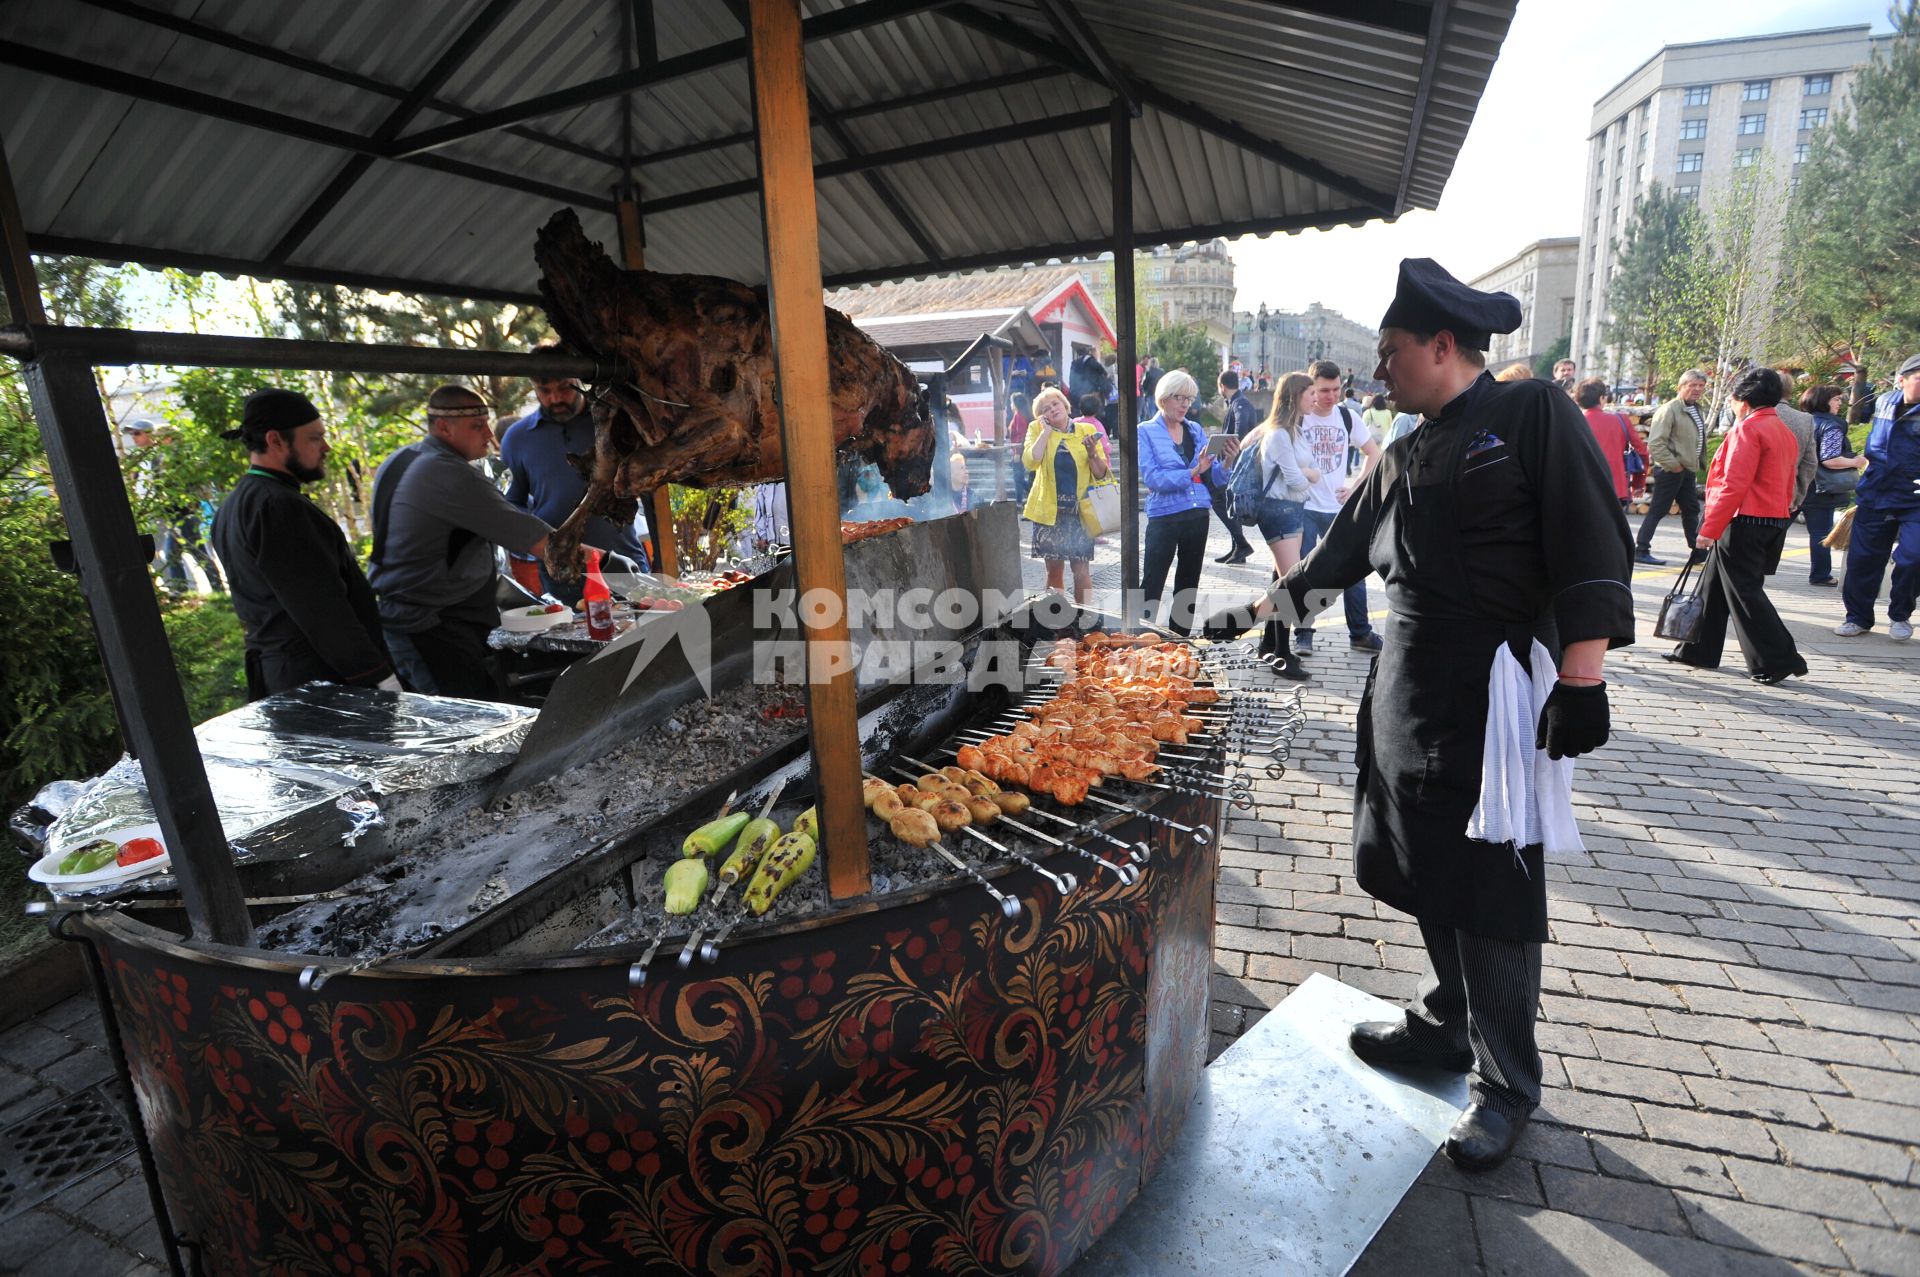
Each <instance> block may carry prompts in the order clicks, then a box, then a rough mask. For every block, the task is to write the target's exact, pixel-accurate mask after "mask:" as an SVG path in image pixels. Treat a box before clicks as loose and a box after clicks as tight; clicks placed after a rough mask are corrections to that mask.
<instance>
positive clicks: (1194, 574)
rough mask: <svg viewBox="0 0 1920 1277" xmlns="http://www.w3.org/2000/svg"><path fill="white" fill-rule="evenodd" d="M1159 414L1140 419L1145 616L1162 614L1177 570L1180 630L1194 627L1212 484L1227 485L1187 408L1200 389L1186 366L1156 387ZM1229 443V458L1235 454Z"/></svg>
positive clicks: (1174, 621) (1173, 620)
mask: <svg viewBox="0 0 1920 1277" xmlns="http://www.w3.org/2000/svg"><path fill="white" fill-rule="evenodd" d="M1153 393H1154V398H1155V399H1156V400H1157V401H1158V403H1159V405H1160V411H1159V412H1157V413H1155V414H1154V415H1153V416H1152V417H1151V418H1149V419H1148V420H1146V421H1143V422H1141V423H1140V475H1141V478H1143V479H1145V480H1146V484H1147V535H1146V545H1145V549H1144V553H1143V558H1144V559H1145V563H1144V564H1143V567H1142V574H1141V580H1140V587H1141V593H1142V594H1143V595H1144V596H1145V599H1146V618H1147V620H1149V621H1152V620H1154V619H1155V618H1157V617H1158V616H1159V614H1160V593H1161V590H1162V589H1163V588H1164V587H1165V586H1166V583H1167V568H1168V567H1169V566H1171V567H1172V568H1173V607H1172V609H1171V615H1170V616H1169V617H1168V620H1167V624H1168V626H1169V627H1170V628H1172V629H1173V630H1174V631H1175V632H1176V633H1180V634H1190V633H1192V632H1193V617H1194V604H1195V599H1194V590H1195V589H1196V588H1197V587H1198V586H1199V584H1200V569H1201V566H1202V564H1203V563H1204V561H1205V556H1206V553H1207V526H1208V525H1207V520H1208V518H1209V517H1210V516H1211V515H1212V513H1213V491H1212V488H1211V487H1210V486H1209V485H1211V484H1218V485H1220V486H1221V487H1222V488H1224V487H1225V486H1226V483H1227V472H1226V469H1225V468H1224V467H1223V466H1222V465H1221V464H1220V460H1219V458H1217V457H1215V456H1214V455H1213V454H1212V453H1210V452H1208V451H1207V432H1206V431H1204V430H1202V429H1201V428H1200V425H1199V423H1198V422H1196V421H1192V420H1189V419H1188V417H1187V412H1188V410H1189V409H1190V408H1192V407H1193V402H1194V400H1195V399H1196V398H1198V397H1199V394H1200V387H1199V386H1198V385H1196V384H1195V383H1194V380H1193V378H1192V376H1190V375H1189V374H1188V373H1187V371H1186V370H1185V369H1184V368H1176V369H1174V370H1173V371H1172V372H1170V373H1168V374H1166V375H1165V376H1164V377H1162V378H1160V383H1159V384H1158V385H1157V386H1155V387H1154V388H1153ZM1238 443H1239V441H1238V440H1228V441H1227V447H1228V449H1229V453H1228V460H1232V454H1233V452H1235V451H1238Z"/></svg>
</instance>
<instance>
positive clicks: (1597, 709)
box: [1533, 682, 1612, 758]
mask: <svg viewBox="0 0 1920 1277" xmlns="http://www.w3.org/2000/svg"><path fill="white" fill-rule="evenodd" d="M1611 726H1612V722H1611V719H1610V716H1609V715H1608V713H1607V685H1606V684H1605V683H1586V684H1575V683H1564V682H1560V683H1555V684H1554V685H1553V691H1552V692H1550V693H1548V695H1547V703H1546V704H1545V705H1543V706H1541V707H1540V728H1539V730H1538V731H1537V732H1535V733H1534V737H1533V745H1534V748H1535V749H1544V750H1546V751H1547V757H1548V758H1578V757H1579V756H1580V755H1582V754H1584V753H1587V752H1588V751H1590V750H1595V749H1599V748H1600V747H1601V746H1602V745H1604V744H1606V743H1607V732H1608V730H1609V729H1610V728H1611Z"/></svg>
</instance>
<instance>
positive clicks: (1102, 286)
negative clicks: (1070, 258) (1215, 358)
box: [1075, 239, 1234, 353]
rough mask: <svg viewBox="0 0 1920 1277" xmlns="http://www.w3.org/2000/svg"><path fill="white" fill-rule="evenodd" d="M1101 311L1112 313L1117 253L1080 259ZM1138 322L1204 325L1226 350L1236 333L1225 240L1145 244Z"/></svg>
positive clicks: (1139, 263)
mask: <svg viewBox="0 0 1920 1277" xmlns="http://www.w3.org/2000/svg"><path fill="white" fill-rule="evenodd" d="M1075 265H1076V266H1077V267H1078V269H1079V270H1080V271H1081V273H1082V274H1084V275H1085V276H1086V279H1087V286H1088V288H1089V289H1090V290H1091V291H1092V293H1093V297H1094V300H1095V301H1096V302H1098V303H1099V305H1100V308H1101V310H1103V311H1105V312H1106V313H1107V314H1109V315H1110V314H1112V313H1113V311H1114V306H1113V255H1112V254H1110V253H1109V254H1104V255H1102V256H1101V257H1099V258H1098V259H1095V260H1092V261H1086V262H1078V263H1075ZM1133 278H1134V292H1135V295H1136V296H1137V297H1138V298H1139V299H1140V313H1139V314H1138V315H1137V316H1135V321H1136V322H1137V323H1138V324H1139V326H1140V327H1141V328H1142V329H1144V328H1146V327H1147V325H1148V324H1149V323H1150V322H1157V323H1159V324H1162V325H1165V326H1168V327H1171V326H1173V325H1177V324H1187V325H1194V326H1197V327H1199V328H1200V329H1201V330H1202V331H1203V332H1205V333H1206V334H1207V336H1208V338H1210V339H1211V340H1212V341H1213V343H1214V345H1215V346H1217V347H1219V348H1220V350H1221V351H1222V352H1223V353H1224V352H1225V351H1226V350H1227V347H1228V343H1229V342H1230V341H1231V340H1232V338H1233V287H1234V285H1233V259H1232V258H1231V257H1229V256H1228V255H1227V242H1226V241H1225V240H1220V239H1214V240H1208V241H1207V242H1206V243H1204V244H1181V245H1177V246H1173V247H1160V248H1154V249H1140V250H1138V251H1136V252H1135V253H1134V255H1133Z"/></svg>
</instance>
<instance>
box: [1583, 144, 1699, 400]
mask: <svg viewBox="0 0 1920 1277" xmlns="http://www.w3.org/2000/svg"><path fill="white" fill-rule="evenodd" d="M1702 230H1703V228H1702V227H1701V225H1700V209H1699V206H1698V205H1697V204H1696V203H1695V202H1694V201H1693V200H1691V199H1688V198H1686V197H1684V196H1681V195H1678V194H1675V193H1674V192H1672V191H1669V190H1667V189H1666V188H1665V187H1663V186H1661V185H1660V183H1658V182H1655V183H1653V184H1652V185H1651V186H1649V187H1648V188H1647V193H1646V195H1645V196H1644V197H1642V198H1641V199H1640V200H1639V202H1638V203H1637V204H1635V206H1634V210H1633V217H1632V219H1631V220H1629V221H1628V222H1627V229H1626V233H1625V234H1624V235H1623V236H1621V239H1620V242H1619V244H1617V245H1616V246H1615V247H1616V250H1617V251H1616V253H1615V256H1614V261H1615V262H1616V263H1617V269H1616V271H1615V274H1614V276H1613V280H1612V282H1611V283H1609V284H1608V285H1607V324H1606V332H1607V344H1608V345H1610V346H1612V347H1614V348H1615V349H1617V350H1618V351H1619V352H1620V358H1621V361H1622V362H1621V365H1620V370H1621V371H1622V372H1623V373H1626V374H1629V375H1632V376H1635V377H1638V378H1639V379H1640V381H1641V384H1642V385H1644V386H1646V387H1648V388H1652V387H1654V386H1657V385H1660V384H1662V383H1663V382H1666V381H1670V380H1671V379H1672V378H1673V377H1674V376H1675V375H1677V374H1678V372H1679V370H1678V369H1673V370H1667V369H1663V368H1661V367H1660V363H1659V349H1658V347H1659V337H1660V335H1661V333H1662V332H1663V331H1664V330H1666V329H1668V328H1670V327H1671V324H1672V322H1673V320H1674V315H1673V314H1672V312H1673V310H1674V303H1675V297H1674V292H1675V275H1674V271H1673V265H1674V263H1675V262H1684V261H1686V260H1687V258H1688V254H1689V252H1690V251H1691V250H1692V249H1693V248H1694V247H1695V246H1696V245H1697V244H1698V242H1699V239H1700V237H1701V234H1702Z"/></svg>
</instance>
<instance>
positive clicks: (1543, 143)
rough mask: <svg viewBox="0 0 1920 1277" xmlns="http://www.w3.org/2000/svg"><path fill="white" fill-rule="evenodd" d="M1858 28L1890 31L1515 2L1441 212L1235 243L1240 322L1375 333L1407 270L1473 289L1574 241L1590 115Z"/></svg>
mask: <svg viewBox="0 0 1920 1277" xmlns="http://www.w3.org/2000/svg"><path fill="white" fill-rule="evenodd" d="M1861 22H1870V23H1872V24H1873V28H1874V30H1875V31H1876V32H1882V31H1886V30H1888V29H1889V28H1888V25H1887V4H1886V0H1820V2H1812V0H1607V3H1604V4H1577V3H1570V2H1569V0H1520V7H1519V10H1518V12H1517V13H1516V14H1515V15H1514V20H1513V25H1512V27H1511V28H1509V29H1508V32H1507V39H1506V43H1505V44H1504V45H1503V46H1502V47H1501V49H1500V56H1499V58H1498V59H1497V60H1496V61H1495V62H1494V64H1493V73H1492V75H1491V76H1489V77H1488V80H1487V89H1486V93H1485V95H1484V96H1483V97H1482V98H1481V101H1480V110H1479V111H1478V113H1477V114H1476V115H1475V116H1474V120H1473V125H1472V127H1471V128H1470V129H1469V130H1468V132H1467V140H1466V142H1465V144H1464V145H1462V146H1461V148H1460V155H1459V158H1458V159H1457V160H1456V161H1455V163H1454V169H1453V175H1452V177H1451V178H1450V179H1449V180H1448V182H1447V188H1446V192H1445V193H1444V194H1443V195H1442V196H1441V198H1440V207H1439V208H1438V209H1436V210H1433V211H1430V212H1429V211H1424V210H1422V211H1416V212H1412V213H1408V214H1407V215H1406V216H1404V217H1402V218H1401V219H1400V220H1399V221H1398V222H1395V223H1394V224H1392V225H1391V226H1389V225H1387V224H1385V223H1372V224H1369V225H1366V226H1362V227H1358V228H1354V227H1345V226H1342V227H1337V228H1335V229H1334V230H1330V231H1303V232H1301V233H1300V234H1298V235H1293V236H1287V235H1270V236H1268V237H1267V238H1266V239H1264V240H1263V239H1256V238H1254V237H1253V236H1250V235H1249V236H1244V237H1242V238H1241V239H1238V240H1235V241H1233V242H1232V243H1231V244H1230V245H1229V249H1228V251H1229V252H1230V253H1231V254H1232V256H1233V261H1234V268H1235V269H1234V282H1235V285H1236V288H1237V294H1238V295H1237V296H1236V298H1235V300H1234V309H1235V310H1257V309H1258V308H1259V306H1260V303H1261V302H1265V303H1266V304H1267V306H1268V307H1269V308H1270V309H1274V310H1289V311H1297V310H1304V309H1305V308H1306V307H1307V305H1308V303H1310V302H1315V301H1318V302H1321V303H1323V304H1325V305H1326V306H1328V307H1330V308H1331V309H1333V310H1337V311H1340V312H1341V313H1342V314H1345V315H1346V316H1347V317H1348V318H1351V319H1357V320H1359V321H1361V322H1362V323H1365V324H1369V325H1371V324H1374V323H1377V322H1378V320H1379V318H1380V316H1381V315H1382V314H1383V313H1385V311H1386V308H1387V303H1389V302H1390V301H1392V300H1393V286H1394V280H1395V278H1396V276H1397V274H1398V271H1399V264H1400V259H1401V258H1402V257H1431V258H1433V259H1435V260H1436V261H1438V262H1439V263H1440V264H1441V265H1442V266H1445V267H1446V268H1447V269H1448V270H1450V271H1452V272H1453V273H1454V274H1455V275H1456V276H1458V277H1459V278H1461V279H1471V278H1472V277H1473V276H1475V275H1478V274H1480V273H1481V272H1482V271H1485V270H1487V269H1489V268H1491V267H1494V266H1497V265H1499V264H1500V263H1501V262H1503V261H1505V260H1506V259H1507V258H1509V257H1511V256H1513V255H1514V254H1515V253H1517V252H1519V251H1520V250H1521V249H1522V248H1524V247H1526V246H1527V245H1528V244H1530V243H1532V242H1533V241H1534V240H1537V239H1545V238H1548V237H1551V236H1556V235H1577V234H1579V233H1580V199H1581V191H1582V189H1583V187H1584V183H1583V181H1582V180H1581V178H1582V171H1583V168H1584V166H1585V164H1586V158H1587V130H1588V126H1589V123H1590V121H1591V119H1592V115H1593V104H1594V102H1595V101H1597V100H1598V99H1599V98H1600V97H1601V95H1603V94H1604V93H1606V92H1607V91H1608V90H1609V89H1611V88H1612V87H1613V86H1614V85H1616V84H1618V83H1619V82H1620V81H1621V80H1623V79H1625V78H1626V77H1627V75H1628V73H1629V72H1631V71H1632V70H1633V69H1634V68H1635V67H1638V66H1639V65H1640V64H1641V63H1642V62H1645V61H1646V60H1647V59H1648V58H1650V57H1652V56H1653V55H1654V54H1655V53H1657V52H1659V50H1660V48H1661V46H1663V45H1666V44H1686V43H1691V42H1693V41H1696V40H1713V39H1719V38H1722V37H1727V36H1743V35H1765V34H1772V33H1777V32H1782V31H1804V30H1809V29H1812V28H1816V27H1837V26H1847V25H1851V24H1854V23H1861ZM1516 157H1520V158H1518V159H1516ZM1326 158H1329V159H1330V160H1332V157H1326ZM1333 162H1334V163H1335V164H1336V166H1337V160H1333Z"/></svg>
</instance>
